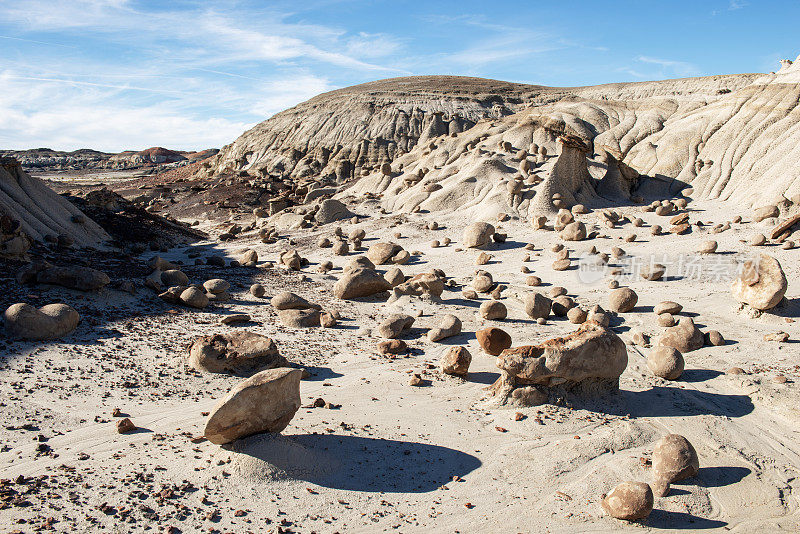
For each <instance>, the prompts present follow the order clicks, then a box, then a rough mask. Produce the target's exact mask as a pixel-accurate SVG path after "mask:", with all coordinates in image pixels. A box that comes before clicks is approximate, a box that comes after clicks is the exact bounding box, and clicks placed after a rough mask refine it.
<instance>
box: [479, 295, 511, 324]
mask: <svg viewBox="0 0 800 534" xmlns="http://www.w3.org/2000/svg"><path fill="white" fill-rule="evenodd" d="M480 314H481V317H483V318H484V319H489V320H496V321H502V320H503V319H505V318H506V317H507V316H508V309H507V308H506V305H505V304H503V303H502V302H500V301H499V300H487V301H486V302H484V303H483V304H481V307H480Z"/></svg>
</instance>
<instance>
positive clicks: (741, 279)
mask: <svg viewBox="0 0 800 534" xmlns="http://www.w3.org/2000/svg"><path fill="white" fill-rule="evenodd" d="M786 288H787V282H786V275H785V274H783V269H781V264H780V263H778V260H776V259H775V258H773V257H772V256H768V255H766V254H761V255H760V256H759V258H758V261H757V262H752V261H748V262H746V263H745V264H744V268H743V269H742V272H741V274H740V275H739V276H738V277H737V278H736V280H734V281H733V284H732V285H731V293H733V298H735V299H736V300H738V301H739V302H743V303H745V304H749V305H750V306H752V307H753V308H755V309H757V310H769V309H771V308H774V307H775V306H777V305H778V303H779V302H780V301H781V299H782V298H783V295H784V294H786Z"/></svg>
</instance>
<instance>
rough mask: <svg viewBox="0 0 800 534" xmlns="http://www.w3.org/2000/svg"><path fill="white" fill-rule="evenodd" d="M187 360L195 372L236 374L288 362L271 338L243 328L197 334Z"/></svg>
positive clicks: (280, 365) (278, 365) (283, 365)
mask: <svg viewBox="0 0 800 534" xmlns="http://www.w3.org/2000/svg"><path fill="white" fill-rule="evenodd" d="M188 363H189V367H192V368H193V369H197V370H199V371H207V372H209V373H236V374H241V373H245V372H253V371H256V370H260V369H271V368H273V367H285V366H286V365H288V364H289V362H287V361H286V358H284V357H283V356H281V355H280V354H278V347H277V346H275V342H274V341H272V340H271V339H270V338H268V337H266V336H262V335H261V334H256V333H255V332H248V331H247V330H238V331H235V332H228V333H225V334H215V335H213V336H201V337H198V338H197V339H195V340H194V342H192V344H191V346H190V347H189V357H188Z"/></svg>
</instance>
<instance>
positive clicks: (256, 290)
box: [250, 284, 267, 299]
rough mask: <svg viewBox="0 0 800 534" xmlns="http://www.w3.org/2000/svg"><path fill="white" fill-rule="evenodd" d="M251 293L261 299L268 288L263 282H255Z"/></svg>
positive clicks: (251, 287)
mask: <svg viewBox="0 0 800 534" xmlns="http://www.w3.org/2000/svg"><path fill="white" fill-rule="evenodd" d="M250 294H251V295H253V296H254V297H256V298H259V299H260V298H262V297H263V296H264V295H266V294H267V288H265V287H264V286H263V285H261V284H253V285H251V286H250Z"/></svg>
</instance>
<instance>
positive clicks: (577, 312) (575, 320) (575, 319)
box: [567, 307, 589, 324]
mask: <svg viewBox="0 0 800 534" xmlns="http://www.w3.org/2000/svg"><path fill="white" fill-rule="evenodd" d="M588 316H589V314H588V313H586V310H582V309H581V308H578V307H574V308H570V309H569V310H568V311H567V319H569V322H571V323H572V324H583V323H585V322H586V318H587V317H588Z"/></svg>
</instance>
